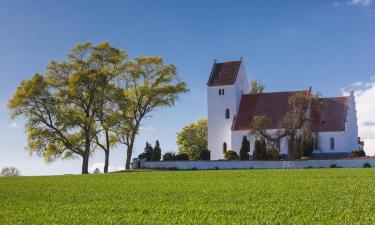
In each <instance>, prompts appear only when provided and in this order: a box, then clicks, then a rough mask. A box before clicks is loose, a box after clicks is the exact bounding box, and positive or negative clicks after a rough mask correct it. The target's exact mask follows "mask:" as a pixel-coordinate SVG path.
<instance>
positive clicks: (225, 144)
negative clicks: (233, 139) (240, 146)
mask: <svg viewBox="0 0 375 225" xmlns="http://www.w3.org/2000/svg"><path fill="white" fill-rule="evenodd" d="M226 151H227V143H226V142H224V143H223V153H225V152H226Z"/></svg>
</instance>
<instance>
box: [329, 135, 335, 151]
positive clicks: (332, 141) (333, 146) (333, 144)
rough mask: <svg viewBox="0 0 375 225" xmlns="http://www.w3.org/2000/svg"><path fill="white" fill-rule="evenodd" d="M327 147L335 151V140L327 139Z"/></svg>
mask: <svg viewBox="0 0 375 225" xmlns="http://www.w3.org/2000/svg"><path fill="white" fill-rule="evenodd" d="M329 144H330V145H329V146H330V148H331V150H334V149H335V139H334V138H333V137H331V139H329Z"/></svg>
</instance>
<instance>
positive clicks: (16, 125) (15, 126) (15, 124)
mask: <svg viewBox="0 0 375 225" xmlns="http://www.w3.org/2000/svg"><path fill="white" fill-rule="evenodd" d="M10 126H12V127H13V128H17V127H18V124H17V123H16V122H12V123H11V124H10Z"/></svg>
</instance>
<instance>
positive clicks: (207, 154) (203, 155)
mask: <svg viewBox="0 0 375 225" xmlns="http://www.w3.org/2000/svg"><path fill="white" fill-rule="evenodd" d="M210 159H211V152H210V151H209V150H203V151H202V152H201V156H200V160H210Z"/></svg>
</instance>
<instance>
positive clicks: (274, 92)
mask: <svg viewBox="0 0 375 225" xmlns="http://www.w3.org/2000/svg"><path fill="white" fill-rule="evenodd" d="M308 91H309V90H299V91H273V92H263V93H257V94H251V93H248V94H243V95H266V94H281V93H297V92H308Z"/></svg>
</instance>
